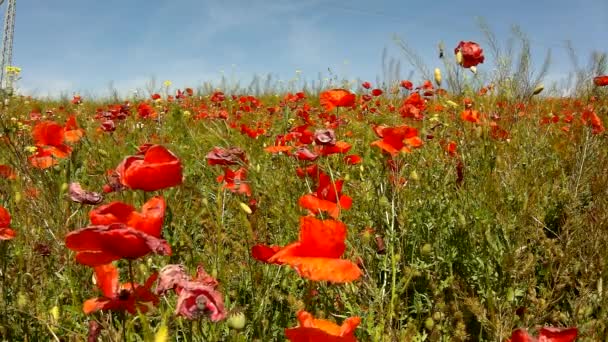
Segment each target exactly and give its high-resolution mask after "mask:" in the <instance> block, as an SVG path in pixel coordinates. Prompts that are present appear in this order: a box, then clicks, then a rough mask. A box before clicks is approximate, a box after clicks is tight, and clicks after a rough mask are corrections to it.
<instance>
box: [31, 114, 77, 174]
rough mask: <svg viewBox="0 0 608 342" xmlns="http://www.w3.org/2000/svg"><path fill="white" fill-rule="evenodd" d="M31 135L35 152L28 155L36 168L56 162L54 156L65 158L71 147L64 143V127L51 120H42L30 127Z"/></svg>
mask: <svg viewBox="0 0 608 342" xmlns="http://www.w3.org/2000/svg"><path fill="white" fill-rule="evenodd" d="M32 137H33V138H34V144H35V145H36V147H37V150H36V154H34V155H32V156H30V157H28V160H29V162H30V164H31V165H32V166H34V167H36V168H40V169H46V168H49V167H51V166H53V165H56V164H57V163H58V162H57V160H55V158H67V157H68V156H69V155H70V153H71V152H72V148H70V147H69V146H68V145H66V144H64V140H65V128H64V127H63V126H61V125H60V124H58V123H56V122H53V121H42V122H39V123H38V124H36V126H34V128H33V129H32Z"/></svg>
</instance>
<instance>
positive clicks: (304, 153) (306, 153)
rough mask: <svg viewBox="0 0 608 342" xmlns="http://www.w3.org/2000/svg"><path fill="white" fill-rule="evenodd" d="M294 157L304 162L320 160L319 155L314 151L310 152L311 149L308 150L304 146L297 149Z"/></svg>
mask: <svg viewBox="0 0 608 342" xmlns="http://www.w3.org/2000/svg"><path fill="white" fill-rule="evenodd" d="M293 156H294V157H295V158H296V159H298V160H304V161H315V160H317V158H319V155H317V154H315V153H313V152H312V151H310V150H309V149H307V148H306V147H304V146H300V147H298V148H297V149H296V151H295V152H294V153H293Z"/></svg>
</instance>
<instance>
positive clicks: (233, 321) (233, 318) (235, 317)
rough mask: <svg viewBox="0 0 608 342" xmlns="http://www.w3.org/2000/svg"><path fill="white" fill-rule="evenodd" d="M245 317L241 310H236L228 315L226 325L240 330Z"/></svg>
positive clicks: (245, 320)
mask: <svg viewBox="0 0 608 342" xmlns="http://www.w3.org/2000/svg"><path fill="white" fill-rule="evenodd" d="M246 322H247V318H246V317H245V314H244V313H242V312H240V311H239V312H236V313H233V314H231V315H230V316H229V317H228V326H229V327H230V328H232V329H234V330H242V329H243V328H244V327H245V323H246Z"/></svg>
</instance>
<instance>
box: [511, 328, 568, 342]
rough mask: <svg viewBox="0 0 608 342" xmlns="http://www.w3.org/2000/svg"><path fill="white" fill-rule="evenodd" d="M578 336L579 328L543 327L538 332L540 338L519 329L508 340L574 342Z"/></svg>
mask: <svg viewBox="0 0 608 342" xmlns="http://www.w3.org/2000/svg"><path fill="white" fill-rule="evenodd" d="M577 336H578V329H577V328H552V327H543V328H541V329H540V331H539V333H538V339H536V338H534V337H532V336H530V335H529V334H528V332H527V331H526V330H525V329H517V330H515V331H513V333H512V334H511V339H509V340H507V342H573V341H575V340H576V337H577Z"/></svg>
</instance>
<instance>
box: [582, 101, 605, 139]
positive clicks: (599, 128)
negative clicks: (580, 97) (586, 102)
mask: <svg viewBox="0 0 608 342" xmlns="http://www.w3.org/2000/svg"><path fill="white" fill-rule="evenodd" d="M581 119H582V120H583V123H584V124H586V125H589V126H591V127H592V128H593V131H592V133H593V134H601V133H603V132H604V131H605V130H606V129H605V128H604V123H603V122H602V119H600V117H599V116H598V115H597V114H596V113H595V111H594V109H593V107H592V106H588V107H587V108H585V110H584V111H583V115H582V117H581Z"/></svg>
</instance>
